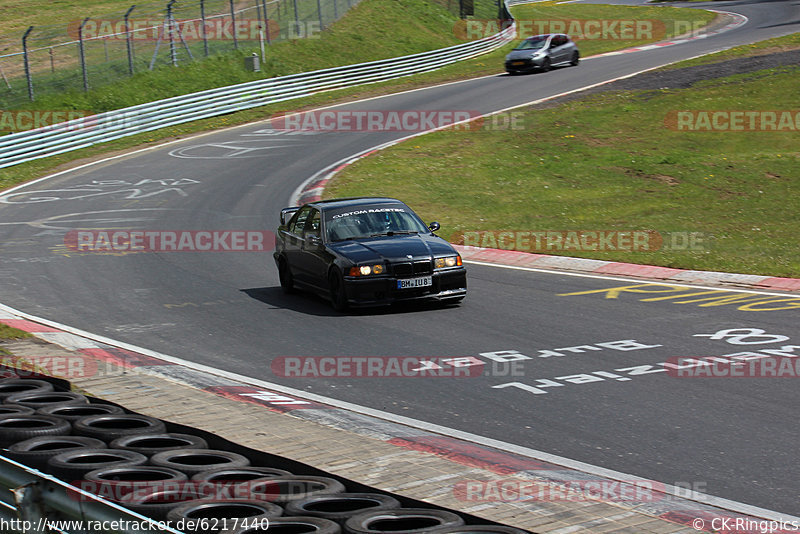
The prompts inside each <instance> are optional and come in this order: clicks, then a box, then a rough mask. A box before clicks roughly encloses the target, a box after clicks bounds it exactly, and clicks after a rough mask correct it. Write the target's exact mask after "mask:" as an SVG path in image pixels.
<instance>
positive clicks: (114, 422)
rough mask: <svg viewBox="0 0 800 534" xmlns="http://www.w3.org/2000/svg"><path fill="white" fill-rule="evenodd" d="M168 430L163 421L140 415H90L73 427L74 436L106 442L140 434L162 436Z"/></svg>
mask: <svg viewBox="0 0 800 534" xmlns="http://www.w3.org/2000/svg"><path fill="white" fill-rule="evenodd" d="M166 429H167V427H166V425H165V424H164V422H163V421H160V420H159V419H156V418H154V417H148V416H146V415H139V414H119V415H89V416H87V417H81V418H80V419H78V420H77V421H75V422H74V423H73V425H72V430H73V433H74V434H78V435H81V436H89V437H90V438H98V439H105V440H106V441H113V440H115V439H117V438H121V437H124V436H135V435H140V434H162V433H164V432H166Z"/></svg>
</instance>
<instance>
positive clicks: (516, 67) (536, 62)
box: [506, 56, 547, 72]
mask: <svg viewBox="0 0 800 534" xmlns="http://www.w3.org/2000/svg"><path fill="white" fill-rule="evenodd" d="M546 57H547V56H543V57H540V58H536V59H511V60H507V61H506V72H529V71H532V70H537V69H541V68H542V65H544V60H545V58H546Z"/></svg>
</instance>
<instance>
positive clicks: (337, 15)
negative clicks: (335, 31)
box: [333, 0, 339, 22]
mask: <svg viewBox="0 0 800 534" xmlns="http://www.w3.org/2000/svg"><path fill="white" fill-rule="evenodd" d="M337 20H339V13H338V12H337V11H336V0H333V21H334V22H336V21H337Z"/></svg>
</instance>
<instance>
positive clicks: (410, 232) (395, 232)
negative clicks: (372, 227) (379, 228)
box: [370, 230, 419, 237]
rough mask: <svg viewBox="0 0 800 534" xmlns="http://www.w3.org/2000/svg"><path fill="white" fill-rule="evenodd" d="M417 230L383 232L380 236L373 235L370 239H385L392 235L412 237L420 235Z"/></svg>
mask: <svg viewBox="0 0 800 534" xmlns="http://www.w3.org/2000/svg"><path fill="white" fill-rule="evenodd" d="M418 233H419V232H417V231H416V230H389V231H388V232H381V233H380V234H372V235H370V237H383V236H392V235H412V234H418Z"/></svg>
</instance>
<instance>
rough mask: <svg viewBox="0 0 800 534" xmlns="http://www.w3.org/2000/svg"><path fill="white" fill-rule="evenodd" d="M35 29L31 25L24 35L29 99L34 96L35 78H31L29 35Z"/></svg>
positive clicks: (23, 51) (23, 45) (23, 50)
mask: <svg viewBox="0 0 800 534" xmlns="http://www.w3.org/2000/svg"><path fill="white" fill-rule="evenodd" d="M32 31H33V26H31V27H29V28H28V29H27V31H26V32H25V35H23V36H22V59H23V62H24V64H25V78H26V79H27V80H28V99H30V100H34V98H33V80H32V79H31V63H30V59H29V58H28V35H30V33H31V32H32Z"/></svg>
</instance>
